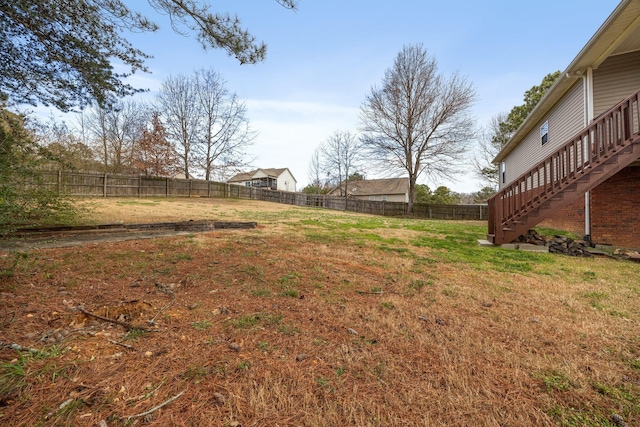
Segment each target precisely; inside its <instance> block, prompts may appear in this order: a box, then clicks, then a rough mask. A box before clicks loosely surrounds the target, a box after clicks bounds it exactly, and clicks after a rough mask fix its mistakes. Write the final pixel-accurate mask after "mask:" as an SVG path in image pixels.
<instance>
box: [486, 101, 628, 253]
mask: <svg viewBox="0 0 640 427" xmlns="http://www.w3.org/2000/svg"><path fill="white" fill-rule="evenodd" d="M639 96H640V90H638V91H637V92H635V93H634V94H633V95H631V96H630V97H628V98H627V99H625V100H624V101H621V102H620V103H618V104H617V105H615V106H614V107H613V108H611V109H610V110H608V111H607V112H605V113H603V114H602V115H600V116H599V117H598V118H596V119H595V120H594V121H593V123H591V124H590V125H589V126H587V127H586V128H585V129H583V130H582V131H581V132H579V133H578V134H577V135H575V136H574V137H573V138H571V139H570V140H569V141H568V142H567V143H565V144H564V145H562V146H561V147H560V148H558V149H557V150H556V151H554V152H553V153H552V154H551V155H549V156H548V157H547V158H545V159H544V160H542V161H541V162H539V163H537V164H536V165H535V166H533V167H532V168H531V169H530V170H528V171H527V172H525V173H523V174H522V175H520V176H519V177H518V178H516V179H515V180H514V181H512V182H511V183H509V184H508V185H506V186H504V187H503V188H502V189H500V191H499V192H498V193H497V194H496V195H495V196H493V197H492V198H491V199H489V201H488V205H489V233H488V234H489V239H490V240H493V242H494V243H496V244H501V243H506V242H505V236H506V235H505V233H504V231H513V230H514V229H516V228H517V225H518V224H519V222H520V221H519V220H520V219H521V218H523V217H525V216H527V215H528V214H529V213H530V212H531V211H532V210H533V209H536V208H538V207H539V206H540V205H541V204H542V203H544V202H545V201H548V200H550V199H552V198H553V197H554V196H556V195H558V194H560V193H562V192H563V191H565V190H567V188H569V187H570V186H572V185H573V184H574V183H576V182H577V181H578V180H580V179H581V178H583V177H585V176H586V175H588V174H589V173H591V172H592V171H594V170H596V168H597V167H598V166H599V165H601V164H602V163H604V162H606V161H607V160H608V159H610V158H612V157H614V156H615V155H617V154H618V153H619V152H620V151H621V150H623V149H624V148H625V147H628V146H629V145H631V144H633V143H635V142H638V139H639V138H640V129H639V123H640V111H639V108H638V106H639V105H638V98H639ZM524 231H526V230H524ZM507 234H508V233H507ZM514 237H517V235H516V236H514Z"/></svg>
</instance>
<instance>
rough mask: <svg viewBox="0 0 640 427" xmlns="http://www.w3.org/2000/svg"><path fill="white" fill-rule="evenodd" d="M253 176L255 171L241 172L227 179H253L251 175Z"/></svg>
mask: <svg viewBox="0 0 640 427" xmlns="http://www.w3.org/2000/svg"><path fill="white" fill-rule="evenodd" d="M252 176H253V173H251V172H240V173H239V174H236V175H234V176H232V177H231V178H229V179H228V180H227V182H244V181H251V177H252Z"/></svg>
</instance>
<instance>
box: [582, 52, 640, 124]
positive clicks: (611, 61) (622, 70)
mask: <svg viewBox="0 0 640 427" xmlns="http://www.w3.org/2000/svg"><path fill="white" fill-rule="evenodd" d="M638 89H640V51H637V52H631V53H625V54H622V55H616V56H611V57H609V58H607V59H606V60H605V61H604V62H603V63H602V64H601V65H600V67H598V68H597V69H596V70H593V114H594V118H595V117H598V116H599V115H600V114H602V113H604V112H605V111H607V110H608V109H610V108H611V107H613V106H614V105H616V104H617V103H618V102H620V101H622V100H623V99H625V98H627V97H628V96H629V95H631V94H632V93H634V92H635V91H637V90H638Z"/></svg>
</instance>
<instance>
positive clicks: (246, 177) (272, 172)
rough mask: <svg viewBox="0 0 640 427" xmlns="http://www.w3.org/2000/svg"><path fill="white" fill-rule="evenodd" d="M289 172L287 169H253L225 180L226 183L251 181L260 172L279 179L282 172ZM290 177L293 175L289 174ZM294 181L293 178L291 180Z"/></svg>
mask: <svg viewBox="0 0 640 427" xmlns="http://www.w3.org/2000/svg"><path fill="white" fill-rule="evenodd" d="M287 170H289V169H288V168H268V169H263V168H260V169H254V170H252V171H249V172H241V173H239V174H237V175H235V176H233V177H231V178H230V179H229V180H227V182H244V181H251V178H253V176H254V175H255V174H256V173H258V172H262V173H264V174H265V175H267V176H272V177H276V178H277V177H279V176H280V175H282V174H283V173H284V171H287ZM289 173H290V174H291V171H289ZM291 176H292V177H293V174H291ZM293 179H294V180H295V178H293Z"/></svg>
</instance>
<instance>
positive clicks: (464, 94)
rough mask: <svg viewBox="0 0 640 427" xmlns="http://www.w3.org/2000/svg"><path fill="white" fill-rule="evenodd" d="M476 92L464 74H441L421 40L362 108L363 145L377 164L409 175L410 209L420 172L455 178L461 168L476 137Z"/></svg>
mask: <svg viewBox="0 0 640 427" xmlns="http://www.w3.org/2000/svg"><path fill="white" fill-rule="evenodd" d="M475 98H476V93H475V89H474V88H473V86H472V85H471V84H470V83H468V82H467V80H466V79H465V78H464V77H461V76H459V75H458V74H457V73H454V74H453V75H452V76H451V77H449V78H448V79H446V78H445V77H443V76H441V75H440V74H438V67H437V63H436V60H435V58H433V57H430V56H429V55H428V54H427V51H426V49H424V48H423V46H422V45H416V46H405V47H404V48H403V49H402V51H401V52H400V53H398V56H397V57H396V60H395V62H394V64H393V66H392V67H391V68H390V69H388V70H387V71H386V72H385V76H384V78H383V81H382V87H381V88H376V87H374V88H372V89H371V93H370V94H369V95H367V98H366V100H365V102H364V104H363V106H362V108H361V113H360V119H361V122H362V128H361V130H362V132H363V137H362V142H363V145H364V147H365V148H366V150H367V152H368V156H369V158H370V159H371V160H372V161H374V162H375V163H376V164H377V165H378V167H380V168H383V169H384V170H386V171H388V172H396V173H400V174H405V173H406V174H408V175H409V212H411V211H412V208H413V202H414V200H415V186H416V181H417V180H418V178H419V177H420V176H422V175H426V176H427V177H430V178H436V177H447V178H454V177H455V175H456V174H457V173H458V172H459V171H460V166H461V164H462V162H463V160H464V159H465V156H466V152H467V150H468V147H469V144H470V142H471V141H472V139H473V138H474V137H475V123H474V120H473V119H472V118H471V117H470V116H469V110H470V108H471V106H472V105H473V103H474V101H475Z"/></svg>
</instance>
